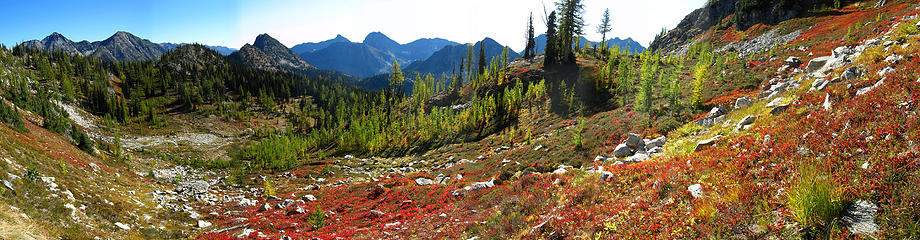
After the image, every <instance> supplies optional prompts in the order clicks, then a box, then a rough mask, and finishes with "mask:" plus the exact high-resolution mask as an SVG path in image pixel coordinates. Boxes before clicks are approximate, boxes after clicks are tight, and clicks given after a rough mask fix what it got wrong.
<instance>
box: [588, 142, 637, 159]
mask: <svg viewBox="0 0 920 240" xmlns="http://www.w3.org/2000/svg"><path fill="white" fill-rule="evenodd" d="M629 154H632V150H630V149H629V146H626V144H625V143H620V145H617V147H616V148H614V150H613V156H614V157H616V158H624V157H627V156H629ZM602 158H603V157H602ZM595 161H597V159H595Z"/></svg>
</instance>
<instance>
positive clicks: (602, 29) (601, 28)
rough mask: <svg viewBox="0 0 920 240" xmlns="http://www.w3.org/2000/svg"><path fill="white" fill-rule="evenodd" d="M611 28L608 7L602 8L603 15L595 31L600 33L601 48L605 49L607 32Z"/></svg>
mask: <svg viewBox="0 0 920 240" xmlns="http://www.w3.org/2000/svg"><path fill="white" fill-rule="evenodd" d="M611 30H613V26H611V25H610V9H609V8H608V9H604V16H603V17H601V25H598V26H597V32H598V33H600V34H601V48H602V49H604V50H606V49H607V33H608V32H610V31H611Z"/></svg>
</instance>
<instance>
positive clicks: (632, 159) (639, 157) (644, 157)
mask: <svg viewBox="0 0 920 240" xmlns="http://www.w3.org/2000/svg"><path fill="white" fill-rule="evenodd" d="M649 158H650V157H649V156H648V154H647V153H636V154H635V155H632V156H630V157H628V158H626V159H623V162H643V161H645V160H648V159H649Z"/></svg>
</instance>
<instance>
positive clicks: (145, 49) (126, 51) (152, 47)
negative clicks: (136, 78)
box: [22, 31, 166, 62]
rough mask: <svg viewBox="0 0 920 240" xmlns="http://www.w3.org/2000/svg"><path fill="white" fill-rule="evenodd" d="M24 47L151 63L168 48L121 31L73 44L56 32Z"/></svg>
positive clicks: (104, 58) (109, 59) (112, 59)
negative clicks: (105, 37) (93, 40)
mask: <svg viewBox="0 0 920 240" xmlns="http://www.w3.org/2000/svg"><path fill="white" fill-rule="evenodd" d="M22 46H24V47H30V48H38V49H47V50H59V51H63V52H65V53H67V54H70V55H80V56H86V57H96V58H99V59H102V60H106V61H134V62H136V61H149V60H156V59H157V58H159V57H160V56H162V55H163V54H164V53H166V48H164V47H163V46H161V45H159V44H156V43H152V42H150V41H149V40H146V39H141V38H139V37H137V36H134V35H132V34H131V33H128V32H124V31H119V32H116V33H115V34H114V35H112V36H111V37H109V38H107V39H105V40H103V41H98V42H92V43H91V42H89V41H81V42H76V43H75V42H73V41H71V40H70V39H67V38H66V37H64V35H61V34H60V33H57V32H54V33H51V35H48V37H45V38H44V39H42V40H41V41H39V40H31V41H27V42H24V43H22Z"/></svg>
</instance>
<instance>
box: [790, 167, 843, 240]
mask: <svg viewBox="0 0 920 240" xmlns="http://www.w3.org/2000/svg"><path fill="white" fill-rule="evenodd" d="M842 192H843V191H842V189H841V188H840V187H839V184H837V183H835V182H834V181H833V179H832V178H831V177H830V176H828V175H827V174H823V173H821V172H820V171H819V170H818V169H816V168H815V167H814V165H813V164H810V163H805V164H803V165H801V167H800V169H799V176H798V178H797V180H796V182H795V183H794V184H793V186H792V187H791V188H790V189H789V197H788V200H787V203H786V205H787V207H789V209H790V210H791V211H792V213H793V214H794V216H795V220H796V221H798V222H799V223H801V224H802V225H804V226H805V227H808V228H812V229H813V230H819V231H820V230H827V229H829V227H831V225H833V224H834V222H836V221H837V220H838V219H839V218H840V216H841V215H842V213H843V208H844V200H843V199H842Z"/></svg>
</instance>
